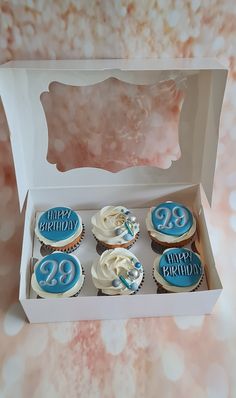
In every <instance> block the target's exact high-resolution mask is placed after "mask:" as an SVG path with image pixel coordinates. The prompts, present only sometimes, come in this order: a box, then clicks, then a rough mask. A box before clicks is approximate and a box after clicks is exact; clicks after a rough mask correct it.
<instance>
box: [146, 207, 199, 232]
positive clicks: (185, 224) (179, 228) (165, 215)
mask: <svg viewBox="0 0 236 398" xmlns="http://www.w3.org/2000/svg"><path fill="white" fill-rule="evenodd" d="M151 218H152V224H153V226H154V228H155V229H156V231H158V232H161V233H162V234H165V235H171V236H176V237H178V236H181V235H183V234H185V233H186V232H188V231H189V230H190V228H191V227H192V225H193V216H192V213H191V212H190V210H189V209H188V208H187V207H185V206H183V205H181V204H179V203H176V202H164V203H160V204H159V205H158V206H157V207H155V208H154V209H153V210H152V213H151Z"/></svg>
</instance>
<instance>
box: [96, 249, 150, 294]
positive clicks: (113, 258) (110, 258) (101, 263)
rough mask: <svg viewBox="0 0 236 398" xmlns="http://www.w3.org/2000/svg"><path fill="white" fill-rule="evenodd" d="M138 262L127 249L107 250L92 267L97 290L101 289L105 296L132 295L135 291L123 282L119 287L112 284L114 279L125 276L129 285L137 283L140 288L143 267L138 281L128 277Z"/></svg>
mask: <svg viewBox="0 0 236 398" xmlns="http://www.w3.org/2000/svg"><path fill="white" fill-rule="evenodd" d="M136 262H139V260H138V259H137V257H135V256H134V255H133V253H131V252H130V251H129V250H127V249H123V248H117V249H112V250H106V251H105V252H104V253H103V254H102V255H101V257H100V258H99V260H98V261H96V262H94V263H93V265H92V268H91V274H92V279H93V283H94V285H95V286H96V288H97V289H101V290H102V292H103V293H104V294H107V295H110V296H113V295H118V294H119V295H128V294H132V293H133V292H134V291H133V290H131V289H129V288H128V287H127V286H125V284H123V283H122V282H121V281H120V283H119V286H117V287H115V286H113V284H112V282H113V281H114V279H119V276H123V277H124V278H125V279H126V280H127V282H128V284H131V283H132V282H135V283H136V284H137V286H140V284H141V282H142V279H143V267H142V266H141V267H140V269H139V275H138V277H137V279H134V280H131V279H130V277H129V276H128V272H129V271H131V270H132V269H134V265H135V263H136Z"/></svg>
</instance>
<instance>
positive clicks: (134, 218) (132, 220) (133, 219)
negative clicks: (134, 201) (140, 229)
mask: <svg viewBox="0 0 236 398" xmlns="http://www.w3.org/2000/svg"><path fill="white" fill-rule="evenodd" d="M128 220H129V221H131V222H135V221H136V217H135V216H129V217H128Z"/></svg>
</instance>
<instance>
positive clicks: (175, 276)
mask: <svg viewBox="0 0 236 398" xmlns="http://www.w3.org/2000/svg"><path fill="white" fill-rule="evenodd" d="M203 274H204V270H203V266H202V262H201V258H200V256H199V255H198V254H197V253H194V252H192V251H191V250H189V249H185V248H179V247H175V248H172V249H166V250H165V251H164V253H163V254H162V255H158V256H157V257H156V259H155V261H154V265H153V277H154V280H155V281H156V283H157V286H158V289H157V293H167V292H169V293H179V292H192V291H195V290H197V289H198V288H199V286H200V284H201V282H202V279H203Z"/></svg>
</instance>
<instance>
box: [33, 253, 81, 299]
mask: <svg viewBox="0 0 236 398" xmlns="http://www.w3.org/2000/svg"><path fill="white" fill-rule="evenodd" d="M34 273H35V277H36V280H37V282H38V284H39V286H40V287H41V289H42V290H44V291H45V292H48V293H64V292H67V291H68V290H70V289H71V288H72V287H73V286H74V285H75V284H76V282H77V281H78V280H79V278H80V276H81V271H80V264H79V260H77V259H76V258H75V257H74V256H71V255H70V254H67V253H62V252H55V253H52V254H50V255H48V256H46V257H44V258H43V260H41V261H40V262H39V263H38V264H37V265H36V268H35V271H34Z"/></svg>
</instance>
